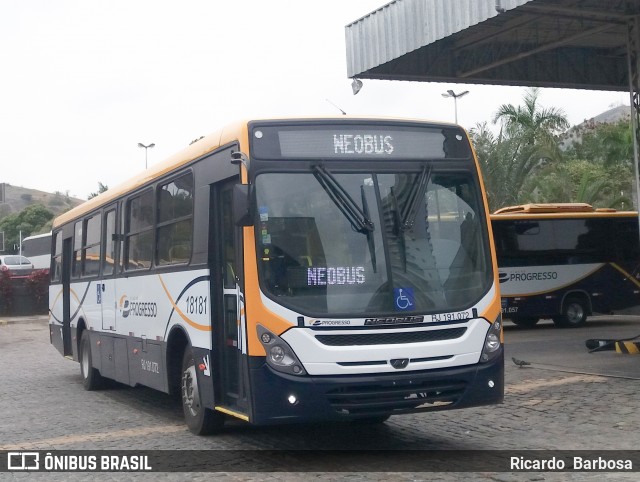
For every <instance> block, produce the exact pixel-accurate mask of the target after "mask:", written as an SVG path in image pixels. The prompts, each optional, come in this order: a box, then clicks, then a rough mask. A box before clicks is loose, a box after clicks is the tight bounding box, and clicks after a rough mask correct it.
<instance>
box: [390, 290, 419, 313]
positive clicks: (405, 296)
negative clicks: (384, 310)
mask: <svg viewBox="0 0 640 482" xmlns="http://www.w3.org/2000/svg"><path fill="white" fill-rule="evenodd" d="M393 297H394V299H395V304H396V309H398V310H400V311H409V310H413V307H414V305H415V298H414V296H413V288H394V289H393Z"/></svg>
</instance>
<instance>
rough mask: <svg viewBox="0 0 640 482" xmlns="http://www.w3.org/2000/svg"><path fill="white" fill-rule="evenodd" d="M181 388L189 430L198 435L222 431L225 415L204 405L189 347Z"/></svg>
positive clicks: (184, 361) (183, 364) (183, 359)
mask: <svg viewBox="0 0 640 482" xmlns="http://www.w3.org/2000/svg"><path fill="white" fill-rule="evenodd" d="M180 387H181V393H182V409H183V411H184V419H185V422H186V423H187V427H189V430H191V432H192V433H194V434H196V435H208V434H212V433H216V432H218V431H220V430H221V429H222V426H223V425H224V414H222V413H220V412H216V411H215V410H212V409H210V408H207V407H204V406H203V404H202V397H201V396H200V389H199V387H198V374H197V372H196V365H195V360H194V358H193V353H192V351H191V347H187V349H186V350H185V352H184V356H183V358H182V377H181V382H180Z"/></svg>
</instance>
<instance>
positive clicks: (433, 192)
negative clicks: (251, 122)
mask: <svg viewBox="0 0 640 482" xmlns="http://www.w3.org/2000/svg"><path fill="white" fill-rule="evenodd" d="M314 127H315V126H314ZM339 127H341V126H338V128H339ZM412 127H413V129H414V132H415V129H416V127H415V126H412ZM452 127H453V128H452V132H462V131H460V130H459V129H458V128H456V127H454V126H452ZM296 128H298V129H301V128H300V127H299V126H296ZM333 128H334V126H323V128H322V129H320V130H321V131H323V132H331V131H332V129H333ZM384 128H385V126H383V127H382V128H378V131H384ZM256 130H258V128H257V127H256V128H254V132H255V131H256ZM259 130H260V131H261V132H263V133H264V132H265V131H266V129H265V128H264V127H263V126H260V128H259ZM287 130H288V131H290V130H291V129H289V128H287ZM333 130H336V129H333ZM364 130H366V129H362V126H361V124H359V125H358V126H357V128H356V131H359V132H362V131H364ZM430 130H431V132H434V131H435V129H434V128H433V127H431V126H430ZM338 131H339V129H338ZM456 135H457V134H454V135H453V136H454V138H455V136H456ZM303 138H305V137H304V136H303ZM450 138H451V137H449V139H450ZM306 139H307V140H309V138H308V137H306ZM441 139H442V140H441V142H447V136H445V135H443V136H442V137H441ZM461 140H463V143H464V144H466V146H467V147H464V146H462V147H459V148H457V149H455V150H454V152H455V154H456V157H453V158H446V156H443V155H442V152H445V151H447V149H440V151H439V152H438V153H436V155H435V156H433V157H432V156H430V155H429V152H425V153H423V154H422V157H417V155H415V154H414V156H415V158H412V159H410V160H408V159H406V158H405V159H395V158H389V159H386V162H382V161H379V162H372V159H371V158H369V157H367V156H365V158H359V157H358V156H357V155H352V156H351V157H349V158H348V159H338V158H330V159H318V160H316V159H315V158H313V156H312V155H311V154H308V155H307V156H306V158H290V159H284V160H282V159H280V160H278V159H276V158H275V157H271V158H269V159H266V160H265V159H260V158H252V159H251V163H252V164H251V168H252V169H251V170H252V173H253V176H252V180H251V182H252V183H253V184H254V193H253V202H254V212H255V227H256V230H255V232H256V237H255V243H256V249H257V254H258V278H259V282H260V287H261V290H262V292H263V293H264V294H265V295H266V296H267V297H268V298H270V299H272V300H273V301H275V302H276V303H278V304H280V305H282V306H284V307H286V308H288V309H291V310H293V311H295V312H297V313H301V314H303V315H305V316H310V317H330V318H340V317H345V318H346V317H356V318H365V317H369V316H399V315H406V316H408V317H411V316H413V315H414V314H415V315H422V314H432V313H442V312H453V311H461V310H465V309H468V308H469V307H471V306H473V305H474V304H475V303H477V302H478V301H479V300H480V299H481V298H482V297H483V296H484V295H485V294H486V293H487V292H488V291H489V290H490V288H491V285H492V280H493V268H492V263H491V248H490V243H489V236H488V229H487V219H486V212H485V210H484V203H483V198H482V192H481V187H480V182H479V177H478V173H477V167H476V164H475V161H474V158H473V154H472V152H471V149H470V148H468V141H467V138H466V136H464V138H463V139H458V141H461ZM252 152H260V149H253V150H252ZM461 152H467V153H468V156H467V157H464V158H460V157H457V156H458V155H460V153H461ZM363 161H366V162H363ZM462 191H464V193H463V192H462ZM314 206H315V207H314ZM453 232H457V234H453V235H452V233H453ZM463 243H464V244H465V246H463ZM283 245H284V248H283ZM416 272H420V273H421V274H420V275H416ZM369 280H371V283H370V282H369Z"/></svg>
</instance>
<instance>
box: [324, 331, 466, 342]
mask: <svg viewBox="0 0 640 482" xmlns="http://www.w3.org/2000/svg"><path fill="white" fill-rule="evenodd" d="M465 331H467V329H466V328H464V327H461V328H447V329H444V330H429V331H409V332H400V333H374V334H362V335H360V334H356V335H353V334H352V335H316V340H318V341H319V342H320V343H322V344H323V345H329V346H354V345H399V344H404V343H420V342H424V341H441V340H452V339H454V338H460V337H461V336H462V335H463V334H464V332H465Z"/></svg>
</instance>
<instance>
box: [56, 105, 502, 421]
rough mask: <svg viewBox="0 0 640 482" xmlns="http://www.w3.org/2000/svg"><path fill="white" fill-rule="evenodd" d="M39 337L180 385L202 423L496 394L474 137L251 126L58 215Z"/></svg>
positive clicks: (95, 366)
mask: <svg viewBox="0 0 640 482" xmlns="http://www.w3.org/2000/svg"><path fill="white" fill-rule="evenodd" d="M52 246H53V249H52V253H53V261H52V268H53V269H52V271H51V288H50V310H51V321H50V336H51V342H52V344H53V345H54V346H55V347H56V348H57V349H58V350H59V351H60V352H61V353H62V354H63V355H65V356H67V357H69V358H73V359H74V360H77V361H79V362H80V369H81V374H82V376H83V382H84V385H85V388H87V389H94V388H96V387H97V386H99V385H100V382H101V381H102V379H103V377H107V378H112V379H115V380H117V381H119V382H122V383H125V384H128V385H131V386H134V385H137V384H141V385H146V386H149V387H152V388H156V389H158V390H162V391H165V392H172V393H176V394H181V399H182V403H183V409H184V414H185V419H186V422H187V425H188V426H189V428H190V429H191V430H192V431H193V432H194V433H198V434H201V433H207V432H212V431H216V430H218V429H219V428H220V427H221V425H222V423H223V421H224V417H226V416H230V417H235V418H237V419H240V420H244V421H247V422H251V423H256V424H269V423H282V422H294V421H310V420H360V421H367V422H381V421H384V420H386V419H387V418H388V417H389V416H391V415H395V414H402V413H413V412H420V411H428V410H443V409H453V408H462V407H469V406H477V405H487V404H493V403H499V402H501V401H502V398H503V373H504V362H503V345H502V338H503V337H502V323H501V313H500V297H499V293H498V279H497V269H496V264H495V256H494V251H493V245H492V240H491V234H490V230H489V215H488V212H487V208H486V202H485V195H484V192H483V190H482V184H481V182H480V177H479V169H478V166H477V162H476V159H475V157H474V154H473V150H472V149H471V146H470V144H469V140H468V137H467V135H466V133H465V132H464V131H463V130H462V129H461V128H460V127H458V126H454V125H450V124H434V123H427V122H414V121H399V120H394V121H391V120H374V119H358V118H351V117H340V118H331V119H308V120H300V119H291V120H279V121H274V120H262V121H259V120H256V121H250V122H244V123H240V124H236V125H234V126H230V127H228V128H225V129H224V130H222V131H221V132H218V133H215V134H212V135H210V136H207V137H204V138H203V139H201V140H199V141H197V142H195V143H194V144H192V145H191V146H189V147H188V148H187V149H185V150H184V151H181V152H179V153H177V154H175V155H174V156H173V157H171V158H169V159H167V160H166V161H165V162H163V163H159V164H157V165H154V166H152V167H150V168H149V169H148V170H147V171H145V172H144V175H141V176H139V177H137V178H134V179H132V180H130V181H128V182H126V183H124V184H123V185H121V186H119V187H115V188H112V189H110V190H109V191H107V192H105V193H103V194H101V195H99V196H97V197H95V198H93V199H91V200H89V201H87V202H86V203H84V204H83V205H81V206H79V207H77V208H75V209H73V210H71V211H69V212H67V213H65V214H63V215H61V216H60V217H58V218H57V219H56V220H55V221H54V225H53V239H52Z"/></svg>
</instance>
